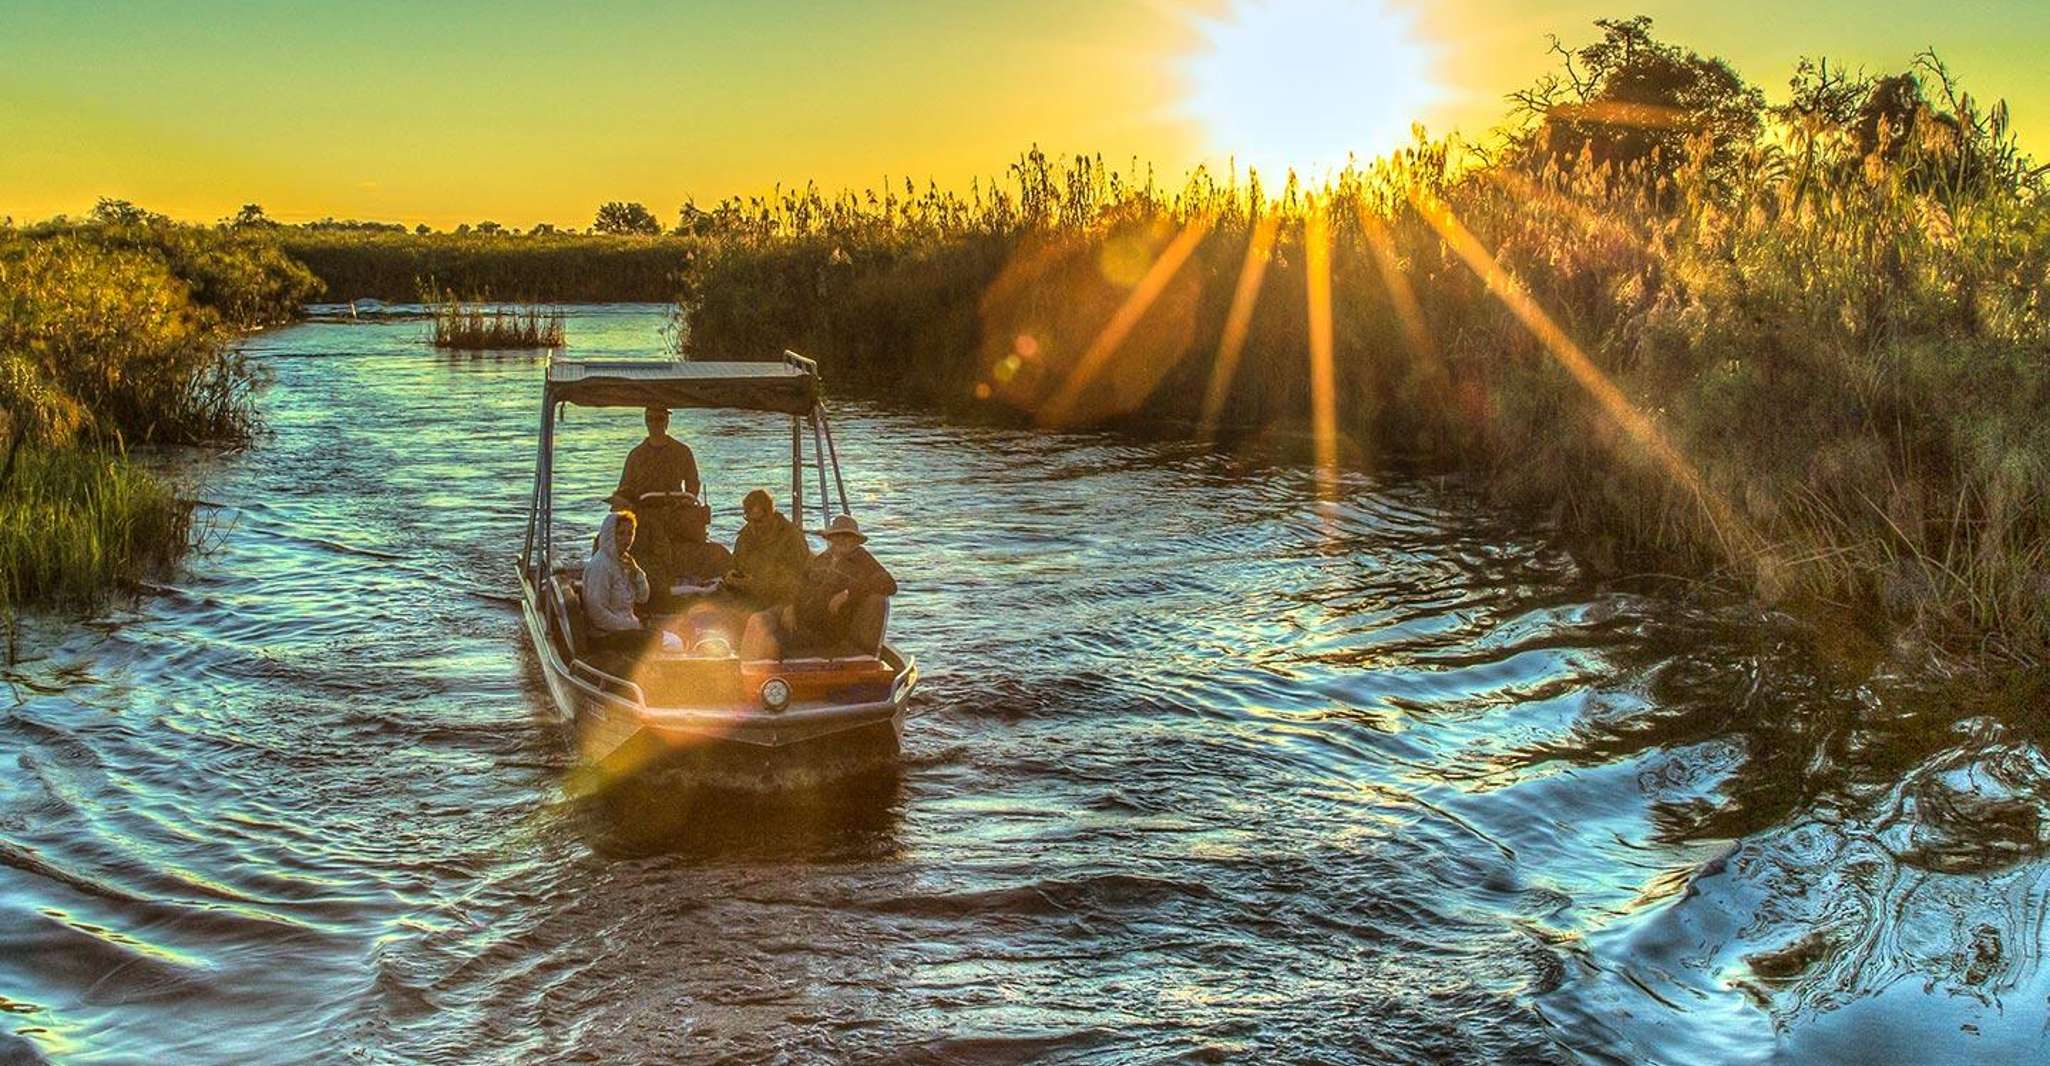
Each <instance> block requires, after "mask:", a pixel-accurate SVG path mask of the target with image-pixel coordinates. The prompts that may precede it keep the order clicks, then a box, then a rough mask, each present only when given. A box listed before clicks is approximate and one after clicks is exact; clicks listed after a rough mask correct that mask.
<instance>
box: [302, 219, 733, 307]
mask: <svg viewBox="0 0 2050 1066" xmlns="http://www.w3.org/2000/svg"><path fill="white" fill-rule="evenodd" d="M275 233H276V234H277V243H278V246H279V247H281V248H282V249H284V251H285V252H286V253H287V254H288V255H290V256H291V257H292V258H294V259H297V260H298V261H300V262H302V263H304V264H306V266H307V267H308V268H310V269H311V270H312V271H313V273H314V274H315V275H316V276H317V277H319V279H320V282H321V291H320V297H319V298H321V299H325V300H333V301H337V302H340V301H347V300H357V299H363V298H365V297H369V298H373V299H378V300H384V301H387V302H394V301H407V302H410V301H413V300H418V299H420V294H421V293H422V292H423V291H437V290H441V291H452V292H455V293H457V294H459V295H462V296H465V297H477V298H490V299H499V300H527V301H542V302H554V303H562V302H613V301H653V302H667V301H671V300H674V299H676V298H677V296H678V294H680V293H682V292H683V291H684V288H683V286H684V284H685V280H684V279H685V271H686V270H687V268H688V267H689V266H690V264H691V262H692V255H693V251H694V249H695V248H696V247H697V245H698V243H699V242H697V241H695V240H692V239H687V238H681V237H648V236H628V235H621V234H568V233H542V234H532V233H529V234H523V235H520V236H513V235H511V234H505V233H490V232H484V233H480V232H477V231H475V230H472V231H470V232H468V233H461V234H454V233H431V234H419V233H409V232H406V231H405V230H403V229H397V230H379V229H369V228H340V227H331V228H310V227H279V228H277V229H276V230H275Z"/></svg>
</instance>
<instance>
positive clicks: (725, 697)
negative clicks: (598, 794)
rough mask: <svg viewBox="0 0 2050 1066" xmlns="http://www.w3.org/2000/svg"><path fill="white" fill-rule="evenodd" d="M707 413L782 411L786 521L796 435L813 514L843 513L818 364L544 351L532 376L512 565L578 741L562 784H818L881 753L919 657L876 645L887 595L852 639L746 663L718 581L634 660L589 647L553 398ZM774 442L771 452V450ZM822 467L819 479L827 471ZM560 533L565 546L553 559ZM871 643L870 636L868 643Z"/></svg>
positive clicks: (558, 704) (885, 643)
mask: <svg viewBox="0 0 2050 1066" xmlns="http://www.w3.org/2000/svg"><path fill="white" fill-rule="evenodd" d="M570 406H575V407H590V408H646V407H666V408H669V409H671V410H672V411H677V410H683V409H691V408H696V409H720V410H739V411H754V412H760V413H762V414H764V415H768V416H771V417H776V416H782V417H787V418H788V419H789V420H790V519H791V521H793V522H795V523H797V525H798V528H800V529H802V528H804V515H805V506H804V504H805V500H804V497H805V494H806V469H805V468H806V464H807V447H806V444H807V438H809V442H810V449H809V453H810V454H809V461H810V465H811V467H812V480H813V481H814V482H815V483H816V484H815V486H814V488H815V489H816V492H817V496H816V500H817V504H818V513H819V514H820V515H821V516H825V515H830V514H832V513H833V512H834V510H835V504H836V503H837V510H838V512H839V513H841V514H846V513H847V496H846V487H845V484H844V482H843V481H842V478H841V473H840V459H839V453H838V451H837V450H836V449H835V448H834V446H833V437H832V426H831V424H830V422H829V421H828V419H827V417H826V408H825V405H824V403H823V402H821V400H820V396H819V370H818V364H817V363H816V362H814V361H812V360H810V359H807V358H805V357H803V356H801V355H798V354H796V353H794V352H785V353H783V356H782V358H781V359H779V360H777V361H774V362H768V361H757V362H703V361H667V362H656V361H650V360H618V359H612V360H602V359H578V358H553V359H551V360H550V361H549V362H548V364H547V366H546V368H545V371H544V381H543V385H542V402H541V427H540V448H539V455H538V457H537V459H536V463H535V471H534V487H533V495H532V499H531V504H530V507H529V514H528V520H527V535H526V542H525V546H524V547H523V548H522V549H521V551H520V556H519V560H518V565H519V574H520V589H521V610H522V613H523V615H524V617H525V620H526V628H527V635H528V638H529V640H530V641H531V642H532V645H533V651H534V656H535V658H536V659H537V660H538V661H539V664H540V669H541V673H542V675H543V676H544V677H545V678H546V679H547V685H548V692H549V695H550V697H551V700H552V702H553V705H554V709H555V711H556V712H557V713H558V714H559V716H560V719H561V721H562V722H563V723H564V724H566V725H567V726H568V727H569V728H570V730H571V731H572V733H573V735H574V737H575V744H576V747H577V756H578V772H577V774H576V778H575V783H574V785H573V791H581V792H595V791H603V790H605V789H607V788H609V787H610V786H612V785H613V784H615V783H618V782H621V781H626V780H642V781H645V780H648V779H650V777H651V775H660V776H668V775H681V776H682V777H684V778H687V779H688V780H689V781H690V783H692V784H701V785H708V786H712V787H717V788H735V789H741V790H747V791H780V790H787V789H792V788H804V787H807V786H815V785H823V784H828V783H831V782H833V781H836V780H839V779H843V778H845V777H848V776H850V775H854V774H859V773H862V772H864V771H867V770H871V769H875V768H877V767H878V766H881V765H885V764H890V763H894V761H895V759H896V757H897V753H898V747H899V744H900V743H901V741H902V738H903V726H904V709H905V705H906V703H907V701H908V700H909V699H910V698H911V694H912V691H913V689H914V688H915V687H916V686H917V684H918V665H917V663H916V662H915V661H914V660H913V659H912V658H911V657H910V656H908V655H906V654H904V653H903V652H902V651H900V650H899V649H898V648H897V647H896V646H895V645H893V644H892V643H890V641H889V640H888V639H887V636H886V634H887V622H888V605H887V601H878V604H877V607H876V609H875V613H876V614H877V616H878V617H877V618H875V619H874V620H873V622H872V623H871V624H869V625H867V626H862V625H857V626H855V627H853V628H854V629H855V630H856V636H854V637H853V638H851V639H852V642H851V643H848V644H843V645H840V646H836V647H832V648H825V649H810V650H801V651H800V656H801V657H792V658H783V659H773V660H744V659H742V658H741V657H740V655H739V654H738V652H737V650H736V649H739V648H740V647H741V643H742V642H741V640H740V636H741V633H742V630H743V627H744V626H745V622H746V618H747V613H748V610H747V608H745V607H744V606H742V605H739V604H736V603H734V602H732V601H731V599H730V598H724V597H721V596H720V595H719V594H718V593H717V592H716V591H707V590H704V589H698V588H692V587H679V588H678V589H677V590H675V592H676V595H674V596H673V597H669V598H668V599H669V600H670V602H668V603H666V604H665V605H664V606H663V608H662V613H660V614H657V615H654V616H652V617H650V618H648V619H647V621H648V624H649V625H650V626H651V627H655V628H660V629H662V630H663V631H664V632H665V633H667V634H673V636H665V637H663V638H661V640H660V642H659V643H660V647H657V648H651V650H650V651H649V652H647V653H646V654H645V655H643V656H641V657H640V658H639V660H638V661H634V662H625V661H621V657H619V656H617V655H613V654H609V653H603V652H598V651H595V650H594V649H593V648H592V647H591V645H590V641H589V623H588V620H587V619H586V617H585V615H584V610H583V596H582V593H583V564H584V560H585V559H586V557H587V556H588V550H589V549H588V545H589V543H590V537H591V535H592V533H593V531H595V530H596V528H597V526H598V524H599V521H600V520H601V519H602V517H603V514H604V512H603V510H601V509H599V505H597V504H592V505H591V510H590V511H589V512H584V511H579V512H577V513H576V514H575V515H573V516H571V515H565V529H558V528H557V517H556V499H555V491H554V471H555V427H556V425H557V424H558V422H559V421H560V419H561V416H562V412H563V410H564V409H565V408H566V407H570ZM779 447H780V446H779ZM829 471H830V475H831V476H830V478H829V477H828V472H829ZM559 538H561V540H563V541H566V543H564V544H563V547H564V549H565V550H564V551H563V552H562V555H564V556H566V558H561V559H559V558H558V543H559ZM870 641H872V643H870Z"/></svg>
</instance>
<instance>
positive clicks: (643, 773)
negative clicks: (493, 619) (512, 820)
mask: <svg viewBox="0 0 2050 1066" xmlns="http://www.w3.org/2000/svg"><path fill="white" fill-rule="evenodd" d="M522 584H523V585H524V586H525V590H524V591H525V593H526V594H525V595H524V596H523V597H522V598H521V610H522V614H523V615H524V616H525V621H526V625H527V634H528V638H529V641H530V643H531V645H532V647H533V650H534V655H535V658H536V660H537V661H538V662H539V665H540V668H541V674H542V677H543V678H544V679H545V680H546V682H547V685H548V692H549V697H550V701H551V702H552V703H553V705H554V708H555V710H556V712H557V715H558V718H559V721H560V722H561V723H562V724H563V725H564V726H565V727H566V728H567V729H568V731H569V733H570V735H571V736H572V738H573V739H574V743H575V745H576V749H577V757H578V758H577V762H578V770H577V773H576V775H575V776H576V780H575V781H574V782H573V785H574V790H575V791H578V792H583V793H588V792H593V791H602V790H604V789H606V788H609V787H611V786H612V785H614V784H617V783H619V782H622V781H625V780H628V779H642V780H647V779H650V778H678V779H687V780H688V781H689V783H691V784H694V785H702V786H710V787H716V788H728V789H735V790H743V791H781V790H788V789H801V788H808V787H816V786H822V785H827V784H831V783H833V782H835V781H838V780H842V779H844V778H847V777H851V776H856V775H859V774H862V773H865V772H868V771H871V770H875V769H878V768H881V767H885V766H888V765H890V764H892V763H893V762H894V761H895V760H896V758H897V755H898V750H899V743H900V742H901V740H902V737H903V727H904V707H905V704H906V703H907V702H908V700H909V697H910V693H911V690H912V688H913V686H914V685H915V684H916V682H917V668H916V666H915V664H912V663H910V662H908V661H906V660H904V659H903V658H901V656H899V655H898V653H896V652H895V651H894V650H893V649H891V648H889V647H888V646H887V645H886V646H885V648H884V661H885V662H887V663H889V664H890V665H891V666H892V667H893V668H894V669H896V670H897V672H898V676H897V680H896V683H895V684H894V685H893V686H892V688H891V690H890V693H889V696H888V698H887V699H883V700H878V701H874V702H869V703H861V704H846V705H834V706H813V707H801V706H800V707H792V708H790V709H789V710H786V711H784V712H781V713H773V712H769V711H766V710H763V709H760V708H757V707H731V706H725V707H699V708H693V707H659V706H658V707H650V706H647V705H646V704H644V703H639V702H637V701H635V700H632V699H629V698H625V697H623V696H622V695H619V694H615V693H613V692H609V691H606V690H605V689H603V688H600V687H599V686H598V685H595V684H593V683H592V682H591V681H590V680H587V678H586V677H585V676H581V675H580V674H579V673H578V672H577V671H575V670H573V669H572V668H571V667H570V665H569V664H568V663H566V662H565V661H563V658H562V656H561V654H560V653H559V651H558V650H557V645H556V642H555V641H554V640H553V639H552V637H551V634H550V630H549V624H548V614H547V612H546V611H544V610H542V609H541V608H540V606H539V604H538V602H537V600H538V596H537V593H536V590H535V589H534V588H533V587H532V586H531V585H530V584H527V583H526V582H525V581H524V580H523V582H522Z"/></svg>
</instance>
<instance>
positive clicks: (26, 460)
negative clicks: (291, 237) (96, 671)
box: [0, 201, 318, 609]
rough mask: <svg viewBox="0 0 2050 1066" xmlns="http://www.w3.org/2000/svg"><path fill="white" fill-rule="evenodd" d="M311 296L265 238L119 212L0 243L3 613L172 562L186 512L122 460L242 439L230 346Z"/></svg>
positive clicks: (246, 375) (247, 386)
mask: <svg viewBox="0 0 2050 1066" xmlns="http://www.w3.org/2000/svg"><path fill="white" fill-rule="evenodd" d="M317 287H318V283H317V282H316V281H315V279H314V277H313V275H312V274H311V273H309V272H308V271H307V270H306V268H305V267H304V266H303V265H301V264H299V263H297V262H295V261H293V260H292V259H290V258H288V257H287V256H285V255H284V253H282V252H281V251H280V250H279V249H278V247H277V245H276V243H275V242H273V241H271V240H269V239H268V238H267V237H264V236H260V235H250V234H243V233H237V232H232V231H227V230H215V229H205V228H199V227H191V226H180V225H175V224H173V223H171V222H169V221H168V220H166V219H164V218H162V217H161V216H152V215H149V214H147V213H145V212H141V211H139V210H137V209H135V208H134V207H133V206H132V205H128V204H123V203H119V202H115V201H103V202H102V203H101V205H100V207H99V208H98V209H97V210H95V212H94V213H93V216H92V217H91V218H89V219H88V220H86V221H83V222H75V223H73V222H63V223H49V224H44V225H41V226H35V227H30V228H27V229H12V228H0V448H4V452H5V454H4V458H0V608H6V609H11V608H12V607H13V606H14V605H16V604H20V603H32V602H43V601H53V600H55V601H79V600H87V599H91V598H92V597H94V596H95V595H97V594H99V593H100V592H101V591H102V590H104V589H105V588H106V586H107V585H108V584H110V583H111V582H113V581H115V580H117V579H120V578H123V577H133V576H135V575H137V574H139V573H141V572H142V571H143V570H145V569H147V568H149V567H150V566H153V565H156V564H159V563H162V562H164V561H166V560H168V559H170V558H173V557H175V556H176V555H177V554H178V552H180V551H181V550H182V549H183V548H184V547H185V541H186V530H187V524H188V520H189V516H188V512H187V508H186V507H185V505H184V504H182V503H180V502H179V501H178V500H177V499H176V498H175V497H174V496H173V495H172V493H171V492H170V490H169V488H168V486H167V485H165V484H164V483H163V482H162V481H160V480H159V479H158V478H156V477H155V476H153V475H151V474H149V473H148V472H146V471H145V470H143V469H142V468H141V467H140V466H138V465H136V464H135V463H133V462H131V461H130V460H129V459H128V458H127V455H126V452H127V449H128V447H129V446H130V445H133V444H141V443H151V442H162V443H234V442H237V441H240V440H243V439H246V438H247V437H248V435H249V434H250V433H251V432H252V430H253V429H254V427H255V422H256V417H255V408H254V405H253V402H252V396H251V386H252V384H253V380H254V378H253V374H252V372H251V368H250V367H249V366H248V365H247V364H246V363H245V362H244V361H243V360H242V359H241V358H240V357H239V356H237V355H236V354H235V353H234V352H233V350H232V348H231V343H232V341H233V340H234V338H235V337H236V336H237V334H238V333H239V332H240V331H241V330H244V329H248V328H251V327H255V326H261V325H265V324H269V323H274V322H282V321H286V320H288V319H290V318H291V317H292V316H294V315H295V314H297V313H298V310H299V307H300V306H301V304H302V303H303V302H304V301H305V300H306V298H307V297H308V296H309V295H310V294H311V293H312V292H314V291H315V289H316V288H317Z"/></svg>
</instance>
